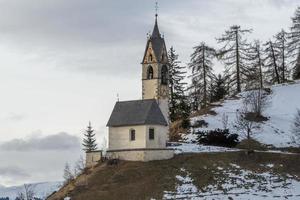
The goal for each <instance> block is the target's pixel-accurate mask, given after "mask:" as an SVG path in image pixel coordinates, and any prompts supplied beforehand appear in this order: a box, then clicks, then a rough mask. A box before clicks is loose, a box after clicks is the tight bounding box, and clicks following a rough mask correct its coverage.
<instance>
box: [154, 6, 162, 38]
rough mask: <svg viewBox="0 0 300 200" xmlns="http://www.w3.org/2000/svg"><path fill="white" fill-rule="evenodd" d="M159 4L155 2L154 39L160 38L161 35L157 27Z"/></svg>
mask: <svg viewBox="0 0 300 200" xmlns="http://www.w3.org/2000/svg"><path fill="white" fill-rule="evenodd" d="M157 12H158V3H157V2H155V24H154V28H153V32H152V38H160V37H161V36H160V33H159V29H158V25H157V17H158V14H157Z"/></svg>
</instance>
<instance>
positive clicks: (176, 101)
mask: <svg viewBox="0 0 300 200" xmlns="http://www.w3.org/2000/svg"><path fill="white" fill-rule="evenodd" d="M168 59H169V60H168V61H169V88H170V98H169V105H170V107H169V109H170V119H171V121H172V122H174V121H176V120H178V119H182V118H185V117H186V115H189V109H188V102H187V98H186V96H185V93H184V91H185V85H186V83H184V82H183V80H184V78H185V74H186V71H184V69H185V67H182V66H180V61H179V60H178V54H176V51H175V49H174V48H173V47H171V48H170V50H169V52H168Z"/></svg>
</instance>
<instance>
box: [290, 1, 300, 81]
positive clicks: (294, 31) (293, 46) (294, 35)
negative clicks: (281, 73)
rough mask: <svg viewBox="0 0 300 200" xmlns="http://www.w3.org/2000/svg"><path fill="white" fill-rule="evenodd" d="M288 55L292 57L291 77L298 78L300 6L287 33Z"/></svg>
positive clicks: (299, 64) (299, 74)
mask: <svg viewBox="0 0 300 200" xmlns="http://www.w3.org/2000/svg"><path fill="white" fill-rule="evenodd" d="M289 39H290V42H289V44H288V46H289V55H290V56H291V58H292V61H291V65H292V66H294V67H293V78H294V79H300V6H298V7H297V9H296V11H295V14H294V17H292V27H291V32H290V34H289Z"/></svg>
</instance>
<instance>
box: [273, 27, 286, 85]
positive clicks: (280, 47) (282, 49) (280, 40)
mask: <svg viewBox="0 0 300 200" xmlns="http://www.w3.org/2000/svg"><path fill="white" fill-rule="evenodd" d="M287 36H288V33H287V32H286V31H285V30H284V29H282V30H281V31H280V32H279V33H277V34H276V35H275V36H274V37H275V41H274V48H276V49H277V53H278V55H277V58H278V65H279V66H278V70H279V72H280V73H279V76H280V79H281V83H285V82H286V81H287V78H288V76H289V68H288V65H287V60H288V42H287V40H288V38H287Z"/></svg>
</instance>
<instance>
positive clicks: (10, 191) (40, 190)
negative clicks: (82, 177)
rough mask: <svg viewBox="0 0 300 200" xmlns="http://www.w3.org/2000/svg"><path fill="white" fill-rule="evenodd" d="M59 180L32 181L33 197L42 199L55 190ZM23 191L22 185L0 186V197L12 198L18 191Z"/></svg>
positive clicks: (12, 199) (11, 199)
mask: <svg viewBox="0 0 300 200" xmlns="http://www.w3.org/2000/svg"><path fill="white" fill-rule="evenodd" d="M61 184H62V183H61V182H44V183H33V184H31V185H32V187H31V188H32V190H33V191H34V192H35V197H38V198H41V199H44V198H45V197H47V196H48V195H49V194H51V193H53V192H54V191H57V190H58V189H59V188H60V187H61ZM23 191H24V186H23V185H20V186H13V187H4V186H0V198H6V197H8V198H9V199H10V200H14V199H15V198H16V196H17V195H18V193H20V192H23Z"/></svg>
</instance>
